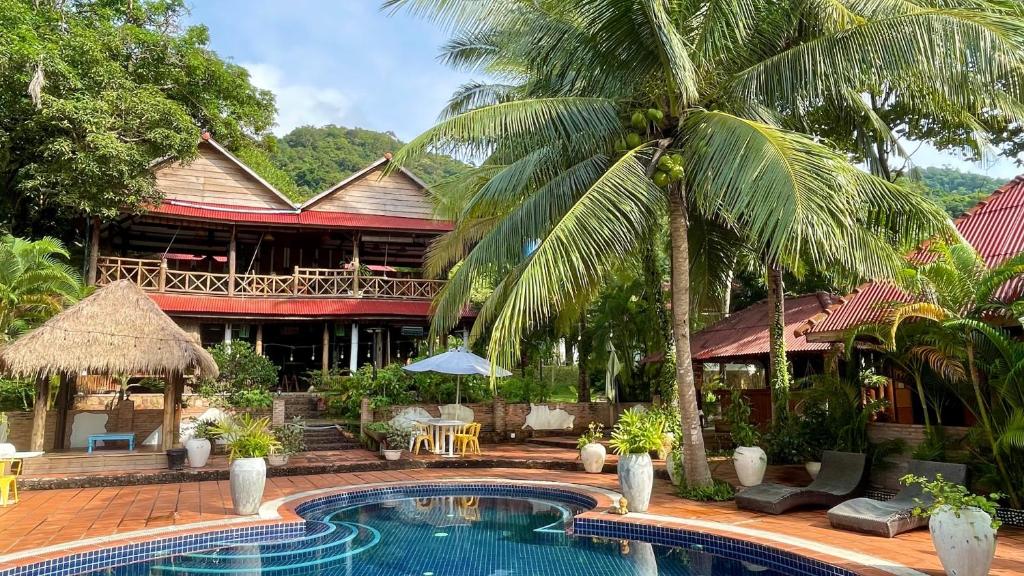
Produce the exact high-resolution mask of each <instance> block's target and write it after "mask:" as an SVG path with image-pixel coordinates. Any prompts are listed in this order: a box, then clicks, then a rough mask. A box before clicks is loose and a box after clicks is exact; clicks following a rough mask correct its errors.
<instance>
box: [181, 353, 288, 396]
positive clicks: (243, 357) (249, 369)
mask: <svg viewBox="0 0 1024 576" xmlns="http://www.w3.org/2000/svg"><path fill="white" fill-rule="evenodd" d="M210 354H211V355H212V356H213V359H214V361H216V362H217V367H218V368H220V375H219V376H218V377H217V378H216V379H215V380H214V379H209V378H208V379H205V380H203V381H202V382H201V383H200V386H199V394H200V395H201V396H203V397H205V398H208V399H210V400H211V401H214V402H218V403H222V404H224V405H226V406H228V407H231V408H267V407H269V406H271V405H272V404H273V402H274V398H273V396H272V395H271V392H270V391H271V389H273V388H274V386H276V385H277V372H278V367H277V366H275V365H274V363H273V362H271V361H270V359H269V358H267V357H266V356H263V355H262V354H257V353H256V349H255V348H253V346H252V344H249V343H248V342H243V341H237V342H230V343H228V342H224V343H221V344H217V345H215V346H213V347H212V348H210Z"/></svg>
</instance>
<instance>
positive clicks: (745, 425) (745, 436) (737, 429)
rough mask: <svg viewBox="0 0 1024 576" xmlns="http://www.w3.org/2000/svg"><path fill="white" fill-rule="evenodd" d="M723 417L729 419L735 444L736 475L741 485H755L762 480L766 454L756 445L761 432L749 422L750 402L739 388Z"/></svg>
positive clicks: (766, 458) (734, 391)
mask: <svg viewBox="0 0 1024 576" xmlns="http://www.w3.org/2000/svg"><path fill="white" fill-rule="evenodd" d="M725 418H726V420H728V421H729V429H730V434H731V435H732V441H733V443H734V444H736V448H735V449H734V450H733V453H732V462H733V465H734V466H735V467H736V476H737V478H739V481H740V484H742V485H743V486H757V485H758V484H760V483H761V481H762V480H764V472H765V470H766V469H767V468H768V455H767V454H765V452H764V450H763V449H761V447H760V446H758V442H759V441H760V440H761V433H760V432H758V431H757V428H755V427H754V426H753V425H752V424H750V404H748V403H747V399H746V398H744V397H743V392H742V391H740V390H739V389H736V390H733V392H732V399H731V401H730V402H729V406H728V407H727V408H726V409H725Z"/></svg>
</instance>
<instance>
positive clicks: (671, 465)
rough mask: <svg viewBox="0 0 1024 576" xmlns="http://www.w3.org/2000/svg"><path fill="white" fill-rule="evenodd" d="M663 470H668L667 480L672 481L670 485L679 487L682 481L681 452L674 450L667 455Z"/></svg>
mask: <svg viewBox="0 0 1024 576" xmlns="http://www.w3.org/2000/svg"><path fill="white" fill-rule="evenodd" d="M665 469H666V470H668V479H669V480H671V481H672V485H673V486H679V484H680V483H681V482H682V481H683V452H682V450H675V451H673V452H672V453H670V454H669V455H668V460H665Z"/></svg>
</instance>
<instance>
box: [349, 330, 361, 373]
mask: <svg viewBox="0 0 1024 576" xmlns="http://www.w3.org/2000/svg"><path fill="white" fill-rule="evenodd" d="M348 369H349V371H350V372H352V373H353V374H355V373H356V371H358V370H359V324H358V323H356V322H353V323H352V347H351V348H350V349H349V354H348Z"/></svg>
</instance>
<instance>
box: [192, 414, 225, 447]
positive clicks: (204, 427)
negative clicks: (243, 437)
mask: <svg viewBox="0 0 1024 576" xmlns="http://www.w3.org/2000/svg"><path fill="white" fill-rule="evenodd" d="M192 421H193V422H194V423H195V424H194V427H193V428H192V437H193V438H202V439H204V440H209V441H210V442H213V441H214V440H217V439H218V438H220V434H219V433H218V432H217V424H218V421H217V420H216V419H214V418H193V419H192Z"/></svg>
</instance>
